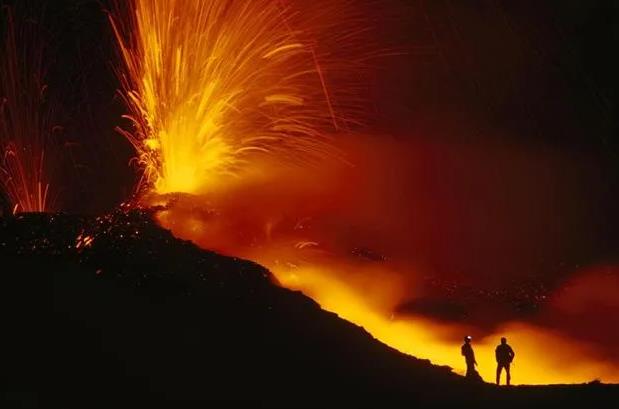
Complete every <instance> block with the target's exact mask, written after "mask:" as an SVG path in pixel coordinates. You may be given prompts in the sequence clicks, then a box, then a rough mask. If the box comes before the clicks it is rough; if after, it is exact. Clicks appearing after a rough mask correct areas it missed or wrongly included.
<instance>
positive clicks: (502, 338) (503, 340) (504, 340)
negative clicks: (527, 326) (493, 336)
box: [501, 337, 507, 345]
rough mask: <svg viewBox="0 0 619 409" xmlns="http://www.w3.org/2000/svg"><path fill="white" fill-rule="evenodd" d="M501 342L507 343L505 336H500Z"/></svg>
mask: <svg viewBox="0 0 619 409" xmlns="http://www.w3.org/2000/svg"><path fill="white" fill-rule="evenodd" d="M501 344H503V345H505V344H507V338H505V337H501Z"/></svg>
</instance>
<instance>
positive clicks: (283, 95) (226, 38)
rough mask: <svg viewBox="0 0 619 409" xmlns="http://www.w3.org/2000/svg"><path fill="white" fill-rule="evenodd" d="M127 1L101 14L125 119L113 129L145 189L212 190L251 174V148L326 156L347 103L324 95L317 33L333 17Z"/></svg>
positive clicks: (227, 3) (325, 70) (326, 71)
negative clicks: (115, 56)
mask: <svg viewBox="0 0 619 409" xmlns="http://www.w3.org/2000/svg"><path fill="white" fill-rule="evenodd" d="M128 9H129V11H128V12H127V13H125V15H123V13H122V12H121V11H117V12H115V13H111V14H110V21H111V24H112V27H113V31H114V34H115V37H116V39H117V42H118V45H119V50H120V57H121V60H122V62H123V66H122V68H121V69H119V76H120V78H121V81H122V91H121V92H122V95H123V98H124V100H125V102H126V104H127V106H128V108H129V111H130V112H129V114H127V115H126V116H125V117H126V118H127V119H129V120H130V121H131V122H132V125H133V129H131V130H120V131H121V132H122V134H123V135H125V136H126V137H127V139H128V140H129V141H130V142H131V144H132V145H133V146H134V148H135V150H136V152H137V159H138V161H139V163H140V164H141V165H142V167H143V169H144V180H145V181H146V183H147V184H149V185H150V187H151V190H155V191H156V192H157V193H161V194H164V193H172V192H183V193H201V192H204V191H208V190H212V189H213V188H216V187H217V186H218V185H221V184H225V183H226V182H227V181H228V180H230V177H239V176H243V175H245V174H247V173H251V172H252V170H253V169H254V168H255V167H256V163H257V161H258V160H259V158H260V157H269V158H274V159H275V160H277V161H278V162H279V163H288V164H294V163H312V162H316V161H317V160H320V159H321V158H324V157H327V156H337V153H336V152H335V149H334V148H333V147H332V145H331V143H330V140H331V137H332V134H333V133H334V132H336V131H338V130H339V128H340V126H339V123H338V122H342V121H343V120H345V119H346V116H347V112H349V111H348V110H347V108H348V106H354V105H355V103H354V102H351V103H349V102H347V103H346V104H345V103H342V104H341V105H340V106H339V107H338V106H336V104H335V103H334V102H333V98H334V95H333V94H334V93H333V92H330V90H329V89H328V84H327V82H328V80H327V75H332V76H333V77H335V74H334V73H335V72H336V71H338V70H339V72H340V75H341V68H342V66H339V67H338V65H337V64H332V65H330V61H329V59H328V58H326V57H325V58H321V57H320V55H319V51H317V45H316V44H317V40H316V38H318V37H319V35H317V34H316V33H317V32H320V31H321V30H323V29H324V30H334V28H335V25H333V24H332V25H331V26H328V25H327V24H323V25H322V26H321V24H322V23H320V22H319V19H309V23H308V24H307V25H304V24H303V23H301V21H303V19H300V18H299V17H298V16H297V14H296V13H295V11H294V9H293V7H292V6H288V5H284V4H283V3H282V2H279V1H271V0H255V1H251V2H244V1H233V0H216V1H209V2H206V1H193V0H191V1H189V0H168V1H158V2H153V1H149V0H132V1H131V2H130V3H129V8H128ZM330 24H331V23H330ZM327 26H328V29H327V28H325V27H327ZM356 30H359V29H358V28H356ZM353 31H354V30H353ZM340 35H342V36H343V35H348V37H349V38H355V37H354V36H353V35H350V33H349V32H345V33H340ZM353 49H354V47H353ZM324 54H327V53H324ZM340 65H341V64H340ZM351 66H352V65H351ZM348 68H350V66H349V67H348ZM356 68H358V67H356ZM351 96H352V97H351ZM347 98H349V99H355V98H356V97H355V96H354V93H351V94H349V95H348V96H347ZM338 118H340V119H338Z"/></svg>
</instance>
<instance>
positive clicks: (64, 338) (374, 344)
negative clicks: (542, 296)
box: [0, 207, 619, 408]
mask: <svg viewBox="0 0 619 409" xmlns="http://www.w3.org/2000/svg"><path fill="white" fill-rule="evenodd" d="M0 265H1V266H2V274H1V275H0V277H1V280H2V285H1V286H0V288H1V289H2V297H1V299H2V303H3V305H2V307H3V311H5V312H6V314H5V315H6V318H5V320H3V322H4V324H5V326H4V329H5V331H3V333H4V338H5V343H6V345H5V347H4V348H3V349H2V351H3V356H2V365H0V375H1V378H0V381H1V382H2V387H1V389H0V398H1V399H2V401H0V402H4V404H3V405H2V407H7V408H8V407H23V408H43V407H64V408H69V407H76V408H77V407H80V408H83V407H89V408H99V407H100V408H110V407H115V408H117V407H132V408H135V407H170V408H179V407H185V406H193V405H196V404H204V403H208V402H215V401H216V402H218V404H219V405H221V404H222V403H228V404H233V403H239V402H244V403H247V404H249V405H252V406H265V407H386V406H400V405H404V404H414V403H418V404H423V405H425V406H442V405H446V404H456V403H457V404H462V403H465V404H467V405H468V404H475V405H476V406H481V407H490V406H495V405H497V404H500V405H503V406H511V405H512V404H513V406H514V407H515V406H521V405H524V404H526V403H530V402H531V399H533V400H535V402H536V403H540V404H559V403H562V402H566V401H567V400H569V401H570V402H572V403H574V402H578V401H582V402H587V403H589V404H591V402H596V401H599V402H602V401H607V400H610V399H612V400H614V402H619V389H618V388H617V387H616V386H611V385H603V384H599V383H592V384H587V385H574V386H552V387H514V388H510V389H505V388H503V389H499V388H496V387H494V386H492V385H487V384H474V383H469V382H467V381H466V380H465V379H464V378H462V377H460V376H458V375H455V374H453V373H452V372H451V370H450V369H449V368H447V367H439V366H434V365H432V364H431V363H430V362H429V361H427V360H419V359H416V358H413V357H410V356H408V355H405V354H402V353H400V352H398V351H396V350H394V349H392V348H390V347H388V346H386V345H385V344H383V343H381V342H379V341H377V340H376V339H374V338H373V337H372V336H371V335H370V334H368V333H367V332H366V331H365V330H363V329H362V328H361V327H358V326H356V325H353V324H351V323H349V322H347V321H345V320H342V319H340V318H339V317H338V316H337V315H336V314H333V313H330V312H326V311H324V310H322V309H321V308H320V306H319V305H317V304H316V303H315V302H314V301H312V300H311V299H309V298H308V297H306V296H304V295H303V294H301V293H299V292H295V291H290V290H288V289H285V288H282V287H280V286H279V285H278V284H277V282H276V280H275V279H274V277H273V276H272V275H271V273H270V272H269V271H267V270H266V269H264V268H263V267H261V266H259V265H257V264H255V263H253V262H249V261H246V260H241V259H238V258H232V257H224V256H221V255H218V254H216V253H213V252H209V251H204V250H201V249H199V248H198V247H196V246H195V245H193V244H192V243H190V242H187V241H182V240H178V239H176V238H174V237H173V236H172V234H171V233H170V232H169V231H167V230H165V229H162V228H161V227H159V226H158V225H157V224H156V223H155V222H154V221H153V218H152V214H151V212H149V211H144V210H136V209H129V208H125V207H123V208H120V209H118V210H117V211H115V212H113V213H110V214H108V215H104V216H100V217H82V216H75V215H66V214H22V215H18V216H16V217H11V218H5V219H0ZM457 352H458V346H457V345H455V346H454V353H457Z"/></svg>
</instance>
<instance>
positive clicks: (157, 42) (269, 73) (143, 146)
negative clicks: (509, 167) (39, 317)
mask: <svg viewBox="0 0 619 409" xmlns="http://www.w3.org/2000/svg"><path fill="white" fill-rule="evenodd" d="M307 3H309V2H307ZM127 4H128V8H127V9H122V8H121V7H118V8H117V10H116V11H115V12H113V13H111V14H110V21H111V23H112V27H113V29H114V33H115V35H116V38H117V42H118V45H119V50H120V54H121V60H122V67H121V68H120V69H119V76H120V79H121V81H122V87H123V89H122V95H123V98H124V100H125V102H126V104H127V106H128V108H129V114H128V115H127V118H128V119H129V120H130V121H131V123H132V128H131V129H129V130H126V129H125V130H121V132H122V134H124V135H125V136H126V137H127V138H128V140H129V141H130V142H131V143H132V144H133V146H134V148H135V150H136V152H137V160H138V161H139V163H140V165H141V167H142V169H143V172H144V173H143V175H144V177H143V179H142V180H143V183H141V188H142V189H141V190H142V192H144V193H146V194H145V195H143V196H142V198H141V199H142V200H145V201H147V203H148V204H150V205H153V204H158V203H159V202H158V200H162V201H163V202H162V203H164V204H165V205H166V206H167V209H166V210H164V211H161V212H160V213H159V215H158V217H159V221H160V223H161V224H163V225H164V226H166V227H168V228H170V229H171V230H172V231H173V232H174V234H175V235H177V236H179V237H181V238H186V239H191V240H193V241H194V242H195V243H196V244H198V245H200V246H202V247H204V248H208V249H214V250H217V251H220V252H222V253H226V254H229V255H234V256H240V257H246V258H250V259H253V260H255V261H257V262H260V263H262V264H264V265H265V266H267V267H268V268H270V269H271V270H272V271H273V273H274V274H275V275H276V276H277V278H278V279H279V280H280V282H281V283H282V284H283V285H285V286H287V287H289V288H293V289H300V290H302V291H303V292H304V293H306V294H307V295H309V296H311V297H313V298H314V299H315V300H317V301H318V302H319V303H320V304H321V305H322V307H323V308H325V309H328V310H331V311H334V312H336V313H338V314H339V315H341V316H342V317H343V318H345V319H348V320H350V321H352V322H354V323H357V324H358V325H361V326H363V327H364V328H365V329H366V330H368V331H369V332H370V333H372V334H373V335H374V336H375V337H376V338H378V339H379V340H381V341H383V342H385V343H387V344H389V345H391V346H393V347H395V348H397V349H399V350H401V351H403V352H407V353H410V354H414V355H416V356H418V357H421V358H430V359H431V360H432V361H433V362H435V363H437V364H446V365H450V366H452V367H454V368H462V367H463V362H462V357H461V356H460V355H459V341H460V340H461V335H462V334H465V333H469V332H470V331H474V330H473V329H472V328H470V327H467V326H466V325H463V324H459V323H454V324H452V325H446V324H444V323H439V322H437V321H434V320H432V319H431V318H428V317H425V316H423V315H414V314H397V313H396V311H397V306H398V305H399V304H400V303H401V302H402V301H403V300H404V299H405V298H406V297H410V294H407V292H409V289H410V288H413V289H414V288H415V285H416V283H417V281H418V277H420V276H422V275H423V267H420V266H416V265H414V263H411V262H410V261H409V260H408V259H407V258H406V257H405V256H404V257H399V258H397V257H396V258H393V259H392V261H385V260H383V259H382V257H381V256H380V255H378V254H374V253H373V252H371V251H367V250H364V249H363V248H361V247H363V245H365V244H366V241H368V240H369V241H372V240H374V241H376V235H373V234H372V231H371V228H369V227H370V226H369V225H368V224H367V223H364V220H365V219H364V218H363V217H358V218H355V217H352V216H351V215H356V214H359V213H360V212H361V213H363V211H362V210H360V209H367V208H368V207H367V203H369V202H371V203H374V204H375V206H374V207H373V208H372V210H371V213H372V214H373V215H378V216H377V217H378V218H382V219H381V220H382V221H383V222H384V221H389V220H393V219H396V220H397V219H398V218H400V217H402V216H404V214H403V213H393V212H389V211H387V210H386V209H385V207H384V203H381V200H382V199H381V198H382V196H381V194H380V190H376V189H375V187H376V186H374V187H372V186H370V185H369V184H368V183H367V181H368V180H369V179H370V178H369V176H370V175H371V174H372V170H366V169H365V168H364V166H365V165H366V164H365V163H364V161H363V160H352V161H351V162H353V163H355V165H357V166H356V167H351V166H348V164H347V162H346V160H344V158H347V159H348V156H347V155H348V153H349V150H348V149H347V147H346V144H343V145H342V144H336V143H335V142H334V140H335V139H338V140H339V139H342V138H344V139H349V140H352V145H353V146H355V144H357V145H362V144H363V141H364V140H365V139H363V138H356V137H353V136H350V135H351V132H349V130H350V128H351V127H353V126H354V125H355V124H356V123H358V122H360V118H363V115H367V112H364V106H365V105H364V102H363V100H364V98H363V97H362V95H363V92H362V89H363V86H362V85H360V79H362V77H363V76H362V75H358V72H359V71H360V70H362V69H363V68H365V67H366V62H367V60H368V58H369V57H370V56H373V55H374V56H375V55H376V53H374V52H367V51H365V52H359V51H360V50H363V47H364V46H367V47H368V48H369V49H372V47H371V45H370V43H369V41H368V40H367V38H365V37H364V35H363V34H364V31H365V30H367V29H368V27H369V26H368V25H365V24H364V22H366V20H365V19H364V18H363V11H361V10H362V9H361V8H357V7H354V5H355V2H353V1H324V2H322V1H318V2H312V5H311V6H309V5H308V4H305V2H303V1H290V2H282V1H275V0H273V1H267V0H256V1H247V2H245V1H233V0H216V1H193V0H166V1H158V2H154V1H148V0H132V1H129V2H128V3H127ZM361 82H362V81H361ZM336 135H338V136H339V138H334V137H335V136H336ZM346 135H348V136H346ZM335 146H337V148H336V147H335ZM342 152H346V154H343V153H342ZM372 156H373V157H374V158H375V159H376V158H377V159H378V160H379V161H380V162H381V164H382V169H383V170H384V171H388V170H389V169H390V167H389V166H385V165H386V164H390V165H391V164H392V162H393V160H394V157H393V155H391V156H389V155H387V156H380V155H378V154H377V153H376V152H372ZM407 160H410V159H407ZM316 165H320V166H316ZM353 169H354V170H353ZM351 172H353V173H351ZM354 172H357V173H356V176H355V173H354ZM352 180H356V181H357V182H355V183H352V182H351V181H352ZM380 184H383V185H384V181H381V182H380ZM360 192H364V195H359V193H360ZM172 193H174V194H175V195H168V194H172ZM176 193H183V194H189V195H178V194H176ZM161 195H166V196H165V197H162V196H161ZM170 197H172V199H171V201H170ZM360 203H364V205H363V206H360ZM370 207H371V206H370ZM364 224H365V226H366V227H368V229H367V231H364V229H363V227H364ZM359 225H361V227H359ZM310 226H314V228H310ZM316 226H318V227H317V228H316ZM366 239H367V240H366ZM398 239H401V240H404V238H403V237H398ZM359 244H360V245H359ZM378 246H379V247H380V244H378ZM351 250H354V251H351ZM360 254H361V255H362V256H361V257H359V255H360ZM360 260H364V261H360ZM368 260H369V261H368ZM378 261H380V262H378ZM413 291H414V290H413ZM504 333H508V334H509V335H508V337H509V338H510V339H512V340H513V341H514V344H515V345H517V348H518V351H519V352H518V351H517V354H518V358H517V361H516V365H517V370H516V369H515V374H514V380H515V381H516V382H524V383H534V384H535V383H537V384H540V383H552V382H555V383H556V382H583V381H589V380H592V379H594V378H598V377H601V378H602V379H603V380H611V381H617V380H619V379H618V378H617V377H616V374H617V371H616V368H617V366H616V365H613V364H612V363H610V364H609V363H607V362H604V360H603V359H602V358H599V357H598V356H597V355H596V351H591V350H590V349H588V348H587V347H586V346H583V345H581V344H580V343H578V342H575V341H574V342H573V341H570V340H565V339H562V338H561V337H559V336H557V335H555V334H554V333H553V332H552V331H550V330H546V329H544V328H540V327H536V326H534V325H529V324H525V323H520V322H505V323H504V324H503V325H502V326H501V327H500V328H498V329H497V328H495V329H493V330H492V331H489V332H486V333H483V334H479V336H478V334H477V333H475V332H474V333H473V335H474V336H475V338H476V349H477V355H478V361H479V363H480V369H481V373H482V376H484V378H485V379H486V380H492V379H493V371H494V365H493V359H494V358H493V346H494V344H493V343H494V342H496V340H498V337H500V336H501V335H503V334H504ZM540 340H544V344H551V345H553V348H552V351H550V352H549V351H547V350H545V349H544V347H543V344H542V343H540V342H539V341H540ZM574 356H577V357H578V358H577V359H574V358H573V357H574ZM566 357H569V359H567V358H566ZM516 373H517V375H516Z"/></svg>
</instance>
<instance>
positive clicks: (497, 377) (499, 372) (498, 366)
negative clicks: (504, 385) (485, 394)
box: [496, 364, 503, 385]
mask: <svg viewBox="0 0 619 409" xmlns="http://www.w3.org/2000/svg"><path fill="white" fill-rule="evenodd" d="M502 368H503V367H502V366H501V364H497V366H496V384H497V385H498V384H499V383H501V369H502Z"/></svg>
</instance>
